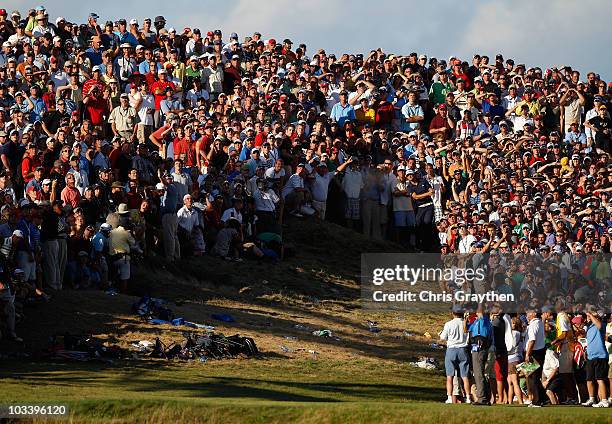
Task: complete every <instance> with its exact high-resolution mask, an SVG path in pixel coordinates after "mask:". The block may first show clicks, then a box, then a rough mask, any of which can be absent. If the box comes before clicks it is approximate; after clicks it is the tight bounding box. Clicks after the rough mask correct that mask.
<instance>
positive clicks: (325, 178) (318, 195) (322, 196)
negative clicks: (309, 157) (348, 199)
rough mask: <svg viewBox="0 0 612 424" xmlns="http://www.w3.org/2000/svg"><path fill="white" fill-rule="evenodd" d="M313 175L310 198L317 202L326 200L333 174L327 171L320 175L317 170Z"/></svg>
mask: <svg viewBox="0 0 612 424" xmlns="http://www.w3.org/2000/svg"><path fill="white" fill-rule="evenodd" d="M314 175H315V179H314V181H313V182H312V198H313V200H316V201H317V202H326V201H327V193H328V191H329V182H330V181H331V179H332V178H334V174H333V173H331V172H328V173H326V174H325V175H320V174H319V173H318V172H315V174H314Z"/></svg>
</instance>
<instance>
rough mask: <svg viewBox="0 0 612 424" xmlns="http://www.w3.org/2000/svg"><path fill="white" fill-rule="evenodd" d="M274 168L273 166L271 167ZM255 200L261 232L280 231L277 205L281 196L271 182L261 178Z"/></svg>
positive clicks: (258, 225) (258, 226) (254, 196)
mask: <svg viewBox="0 0 612 424" xmlns="http://www.w3.org/2000/svg"><path fill="white" fill-rule="evenodd" d="M270 169H272V168H270ZM253 198H254V200H255V214H256V215H257V229H258V232H259V233H265V232H278V228H277V225H276V213H275V212H276V205H277V204H278V202H279V200H280V198H279V197H278V195H277V194H276V193H275V192H274V190H272V189H271V188H270V187H269V183H268V182H266V181H264V180H262V179H259V180H258V181H257V186H256V189H255V191H254V192H253Z"/></svg>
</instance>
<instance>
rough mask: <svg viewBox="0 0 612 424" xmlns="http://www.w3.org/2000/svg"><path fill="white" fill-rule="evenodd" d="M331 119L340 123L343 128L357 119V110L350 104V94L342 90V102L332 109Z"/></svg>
mask: <svg viewBox="0 0 612 424" xmlns="http://www.w3.org/2000/svg"><path fill="white" fill-rule="evenodd" d="M330 115H331V116H330V117H331V118H332V119H333V120H334V121H336V122H337V123H338V125H340V126H341V127H342V128H344V124H346V122H347V121H354V120H355V119H356V116H355V109H354V108H353V106H351V105H350V104H348V92H347V91H345V90H342V91H341V92H340V101H339V102H338V103H336V104H335V105H334V107H332V110H331V113H330Z"/></svg>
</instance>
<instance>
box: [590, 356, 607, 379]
mask: <svg viewBox="0 0 612 424" xmlns="http://www.w3.org/2000/svg"><path fill="white" fill-rule="evenodd" d="M609 371H610V364H608V359H601V358H595V359H587V362H586V379H587V381H595V380H605V379H607V378H608V372H609Z"/></svg>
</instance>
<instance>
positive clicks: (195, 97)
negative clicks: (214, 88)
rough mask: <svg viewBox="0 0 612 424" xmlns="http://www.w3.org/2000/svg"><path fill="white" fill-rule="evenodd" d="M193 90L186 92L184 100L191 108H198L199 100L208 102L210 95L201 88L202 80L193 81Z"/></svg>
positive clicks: (195, 79)
mask: <svg viewBox="0 0 612 424" xmlns="http://www.w3.org/2000/svg"><path fill="white" fill-rule="evenodd" d="M192 84H193V88H192V89H190V90H189V91H188V92H187V96H186V100H187V102H188V103H189V105H190V106H191V107H192V108H195V107H198V105H199V103H198V102H199V100H200V99H204V100H206V101H208V100H209V99H210V95H209V94H208V91H206V90H205V89H204V88H203V87H202V80H201V79H199V78H194V79H193V83H192Z"/></svg>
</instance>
